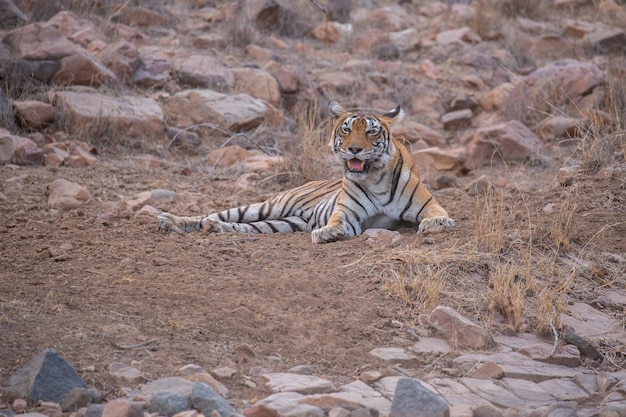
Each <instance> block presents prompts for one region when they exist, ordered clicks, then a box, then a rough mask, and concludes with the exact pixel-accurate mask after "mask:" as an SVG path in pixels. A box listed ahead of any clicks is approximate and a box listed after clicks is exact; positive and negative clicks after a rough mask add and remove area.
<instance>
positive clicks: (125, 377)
mask: <svg viewBox="0 0 626 417" xmlns="http://www.w3.org/2000/svg"><path fill="white" fill-rule="evenodd" d="M109 375H111V376H112V377H114V378H116V379H117V380H118V381H120V382H121V383H123V384H138V383H140V382H143V381H145V379H146V376H145V374H144V373H143V372H141V371H140V370H139V369H137V368H134V367H132V366H128V365H125V364H123V363H120V362H113V363H111V364H110V365H109Z"/></svg>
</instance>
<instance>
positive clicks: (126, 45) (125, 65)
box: [96, 40, 139, 82]
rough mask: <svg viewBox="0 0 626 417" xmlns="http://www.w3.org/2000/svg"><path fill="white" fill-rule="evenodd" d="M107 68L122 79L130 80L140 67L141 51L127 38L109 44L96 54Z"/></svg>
mask: <svg viewBox="0 0 626 417" xmlns="http://www.w3.org/2000/svg"><path fill="white" fill-rule="evenodd" d="M96 58H98V59H99V60H100V62H102V63H103V64H104V65H106V67H107V68H109V69H110V70H111V71H113V73H114V74H115V75H116V76H117V78H118V79H119V80H121V81H124V82H125V81H128V80H130V79H131V76H132V74H133V73H134V72H135V70H136V69H137V68H138V67H139V52H138V51H137V48H136V47H135V45H134V44H133V43H131V42H128V41H126V40H120V41H117V42H113V43H109V44H107V45H106V46H105V47H104V48H103V49H102V50H100V51H99V52H98V53H97V54H96Z"/></svg>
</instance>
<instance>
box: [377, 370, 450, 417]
mask: <svg viewBox="0 0 626 417" xmlns="http://www.w3.org/2000/svg"><path fill="white" fill-rule="evenodd" d="M421 416H424V417H426V416H428V417H439V416H441V417H449V416H450V408H449V407H448V404H446V402H445V401H444V400H442V399H441V398H440V397H439V396H437V395H435V394H433V393H432V392H431V391H430V390H428V389H427V388H425V387H424V386H423V385H422V384H421V383H420V382H419V381H417V380H415V379H412V378H402V379H400V380H399V381H398V385H397V386H396V392H395V394H394V397H393V402H392V404H391V412H390V413H389V417H421Z"/></svg>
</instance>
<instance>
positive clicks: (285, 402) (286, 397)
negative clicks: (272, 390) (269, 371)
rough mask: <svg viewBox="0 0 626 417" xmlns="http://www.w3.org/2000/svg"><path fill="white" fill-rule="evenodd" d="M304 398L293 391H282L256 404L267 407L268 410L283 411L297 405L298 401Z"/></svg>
mask: <svg viewBox="0 0 626 417" xmlns="http://www.w3.org/2000/svg"><path fill="white" fill-rule="evenodd" d="M304 397H305V396H304V395H302V394H299V393H297V392H293V391H284V392H278V393H276V394H272V395H270V396H268V397H265V398H264V399H262V400H260V401H259V402H258V404H264V405H267V406H268V407H269V408H272V409H274V410H283V409H285V408H288V407H289V406H292V405H293V404H297V403H298V401H299V400H300V399H302V398H304Z"/></svg>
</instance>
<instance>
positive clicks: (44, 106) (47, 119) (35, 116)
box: [13, 100, 54, 129]
mask: <svg viewBox="0 0 626 417" xmlns="http://www.w3.org/2000/svg"><path fill="white" fill-rule="evenodd" d="M13 112H14V113H15V117H16V118H17V119H18V121H19V123H20V125H21V126H22V127H23V128H25V129H41V128H42V127H44V126H46V125H49V124H52V123H53V122H54V107H53V106H52V105H50V104H48V103H43V102H41V101H36V100H28V101H14V102H13Z"/></svg>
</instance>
